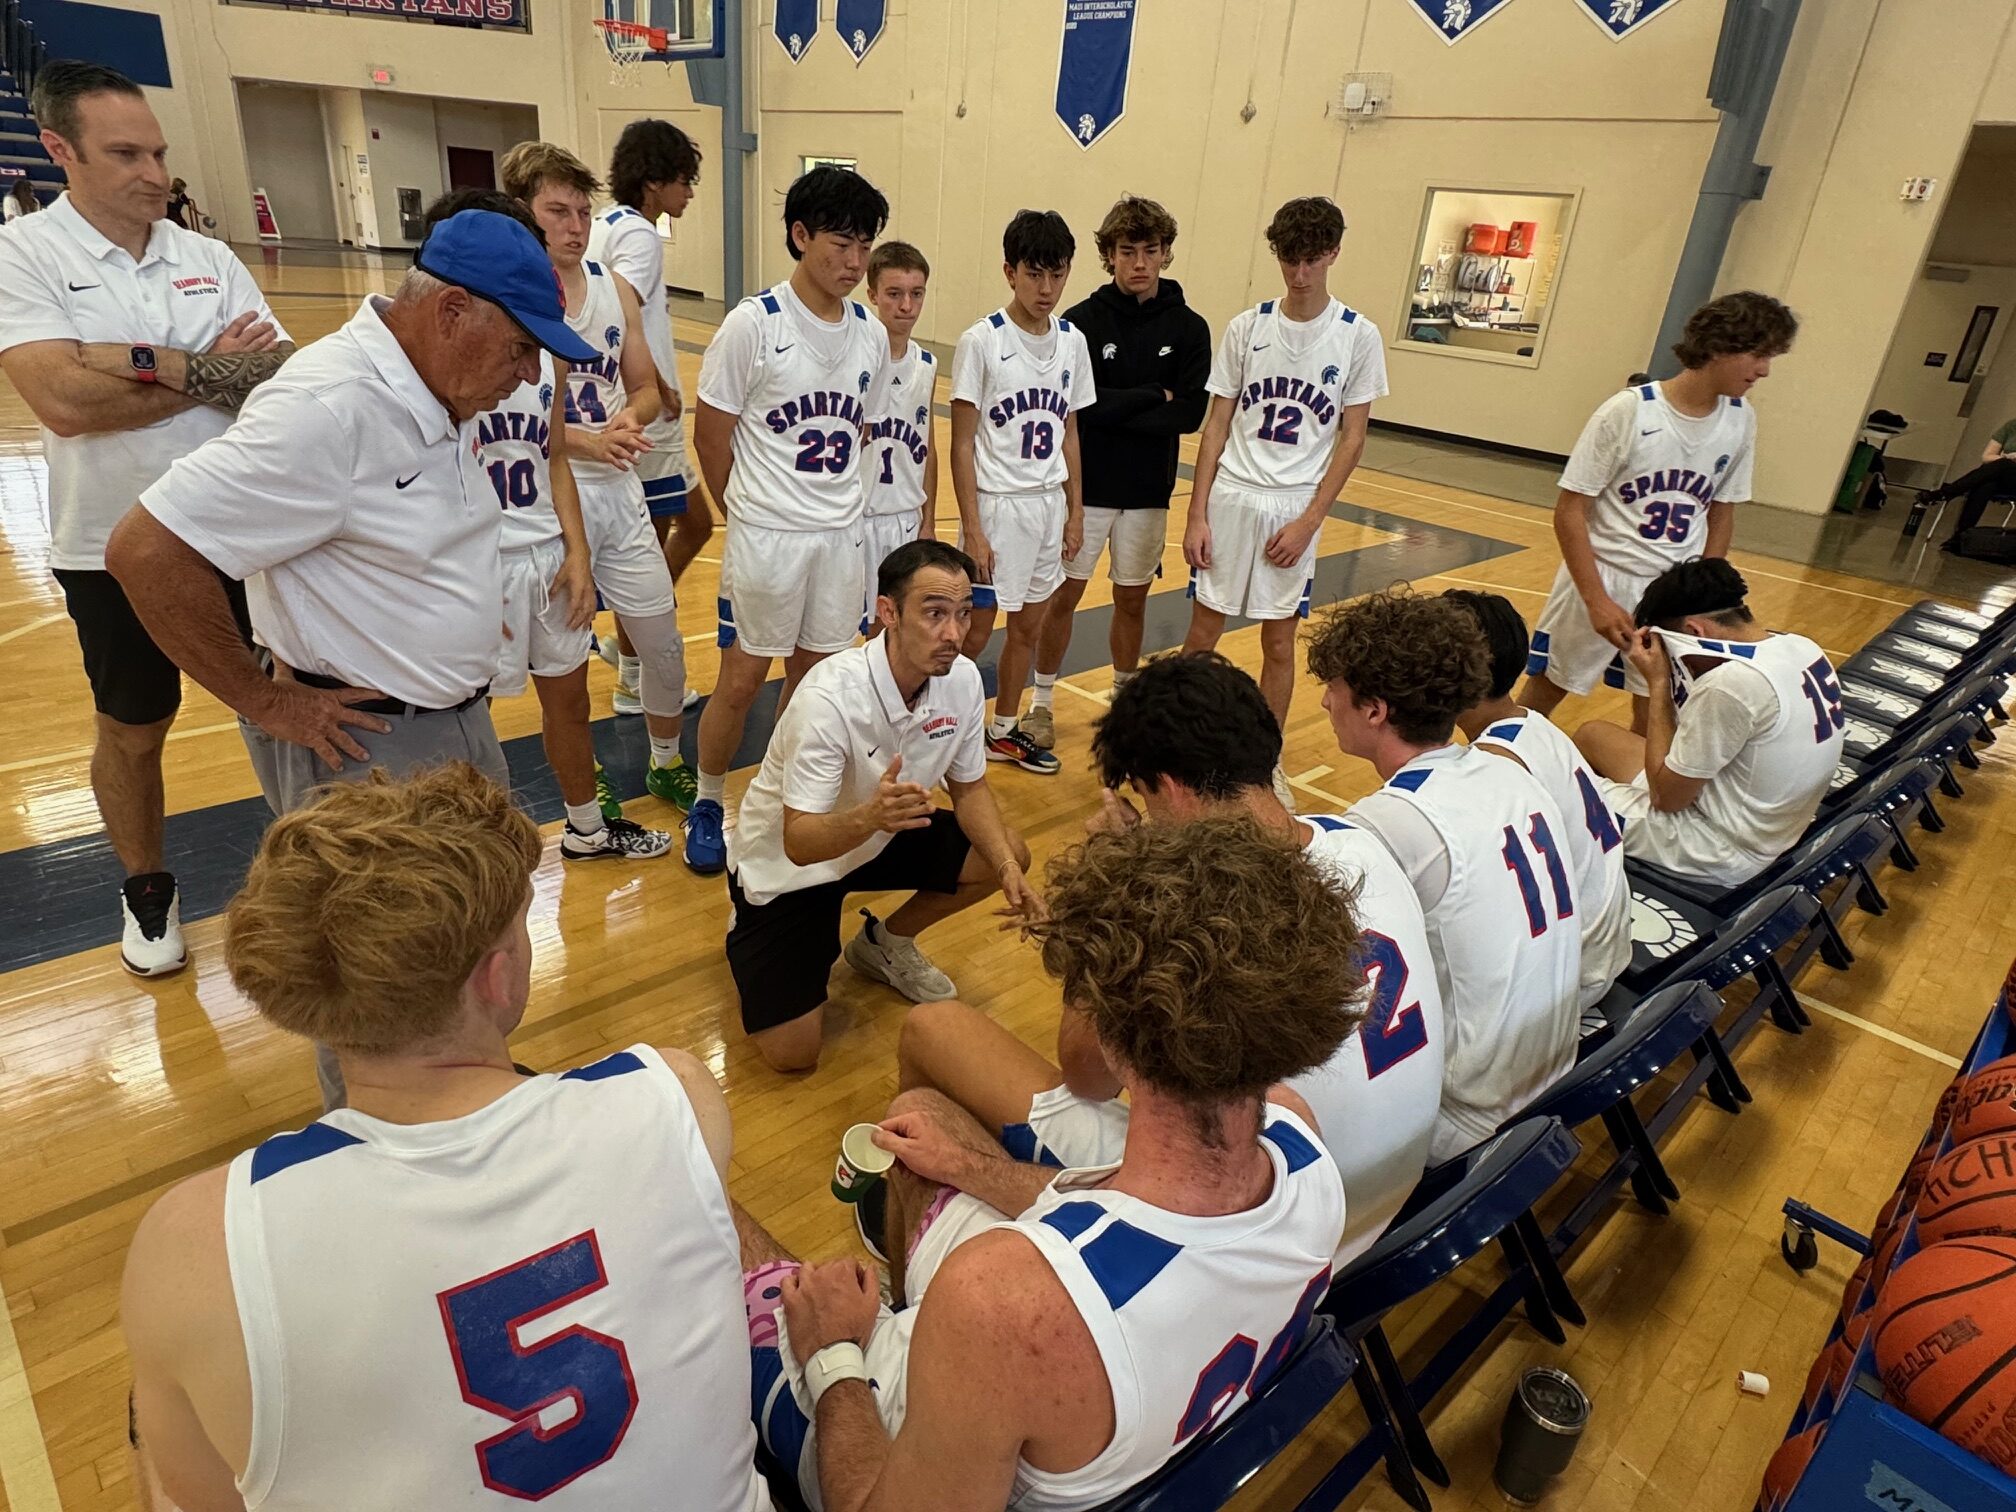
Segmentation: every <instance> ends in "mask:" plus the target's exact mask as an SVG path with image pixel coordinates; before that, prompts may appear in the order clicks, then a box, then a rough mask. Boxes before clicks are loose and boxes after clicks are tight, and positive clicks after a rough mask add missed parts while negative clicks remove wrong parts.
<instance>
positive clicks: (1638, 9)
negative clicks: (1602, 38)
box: [1575, 0, 1673, 41]
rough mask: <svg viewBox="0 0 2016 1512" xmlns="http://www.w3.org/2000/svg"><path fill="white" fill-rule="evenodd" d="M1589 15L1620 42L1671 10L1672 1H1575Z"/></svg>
mask: <svg viewBox="0 0 2016 1512" xmlns="http://www.w3.org/2000/svg"><path fill="white" fill-rule="evenodd" d="M1575 3H1576V4H1577V5H1579V6H1581V7H1582V9H1583V10H1585V11H1587V12H1588V13H1589V19H1590V20H1591V21H1594V22H1595V23H1596V24H1597V25H1598V26H1600V27H1602V28H1603V30H1604V31H1605V32H1606V33H1607V34H1608V35H1610V36H1611V37H1613V38H1615V39H1617V40H1619V41H1622V40H1623V39H1624V38H1625V37H1628V36H1630V35H1631V33H1633V32H1634V31H1636V30H1638V28H1639V27H1641V26H1643V25H1644V24H1645V23H1646V22H1647V21H1650V20H1651V19H1652V18H1653V17H1654V16H1663V15H1664V14H1665V13H1666V12H1667V11H1669V10H1671V9H1672V8H1673V0H1575Z"/></svg>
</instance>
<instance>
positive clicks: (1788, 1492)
mask: <svg viewBox="0 0 2016 1512" xmlns="http://www.w3.org/2000/svg"><path fill="white" fill-rule="evenodd" d="M1826 1431H1827V1425H1826V1424H1825V1423H1816V1424H1814V1425H1813V1426H1812V1427H1811V1428H1808V1429H1807V1430H1806V1431H1805V1432H1804V1433H1795V1434H1793V1435H1792V1437H1790V1438H1788V1439H1787V1440H1785V1442H1784V1443H1782V1444H1780V1445H1779V1446H1778V1452H1777V1453H1776V1454H1774V1455H1772V1456H1771V1463H1770V1464H1768V1465H1766V1466H1765V1467H1764V1489H1763V1494H1762V1495H1761V1496H1760V1497H1759V1498H1758V1505H1759V1506H1761V1507H1762V1508H1763V1509H1764V1512H1778V1509H1779V1508H1780V1507H1782V1506H1784V1505H1785V1503H1787V1502H1788V1501H1790V1500H1791V1499H1792V1492H1793V1491H1794V1489H1796V1488H1797V1486H1798V1484H1799V1477H1800V1476H1802V1475H1804V1474H1805V1473H1806V1467H1807V1466H1808V1465H1809V1464H1811V1463H1812V1462H1813V1451H1814V1450H1816V1449H1818V1448H1819V1447H1820V1438H1821V1435H1822V1434H1824V1433H1825V1432H1826Z"/></svg>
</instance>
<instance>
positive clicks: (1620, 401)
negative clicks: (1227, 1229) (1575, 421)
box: [1561, 383, 1757, 609]
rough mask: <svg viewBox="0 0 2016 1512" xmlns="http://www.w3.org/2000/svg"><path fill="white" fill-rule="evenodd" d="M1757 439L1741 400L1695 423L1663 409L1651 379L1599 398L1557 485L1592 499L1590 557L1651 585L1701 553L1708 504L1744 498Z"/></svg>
mask: <svg viewBox="0 0 2016 1512" xmlns="http://www.w3.org/2000/svg"><path fill="white" fill-rule="evenodd" d="M1756 438H1757V412H1756V411H1755V410H1753V409H1752V408H1750V406H1749V405H1747V404H1745V403H1744V402H1743V401H1742V400H1741V399H1722V400H1720V401H1718V402H1717V404H1716V407H1715V411H1714V413H1713V414H1710V415H1706V416H1702V417H1701V418H1698V419H1697V418H1695V417H1694V416H1691V415H1683V414H1681V413H1680V412H1679V411H1678V410H1676V409H1674V408H1673V406H1672V405H1670V404H1668V403H1667V402H1666V396H1665V394H1664V392H1663V391H1662V390H1661V388H1660V387H1659V385H1658V384H1656V383H1647V384H1641V385H1640V386H1639V387H1637V388H1629V389H1625V390H1624V391H1623V392H1622V393H1617V394H1612V395H1611V396H1610V397H1609V398H1608V399H1606V400H1604V401H1603V402H1602V404H1600V405H1598V406H1597V408H1596V413H1595V414H1594V415H1591V416H1590V417H1589V423H1588V424H1587V425H1586V426H1584V427H1583V429H1582V436H1581V439H1580V440H1578V441H1577V442H1576V443H1575V450H1574V453H1573V454H1572V455H1571V456H1570V457H1569V458H1568V466H1567V467H1566V469H1564V470H1563V472H1562V474H1561V486H1562V487H1563V488H1565V489H1567V490H1569V491H1570V492H1571V493H1579V494H1587V495H1588V496H1589V497H1590V498H1591V499H1592V500H1593V501H1594V502H1593V503H1591V504H1590V506H1589V545H1590V547H1591V549H1592V550H1594V551H1595V553H1596V560H1597V561H1598V562H1600V563H1601V564H1602V565H1604V566H1606V567H1610V568H1614V569H1615V570H1617V571H1619V572H1624V573H1628V574H1630V575H1631V576H1633V577H1638V578H1645V579H1648V580H1649V579H1651V578H1655V577H1657V576H1658V575H1659V574H1660V573H1662V572H1664V571H1665V570H1666V569H1667V568H1668V567H1671V566H1672V565H1673V564H1674V563H1675V562H1684V561H1687V560H1688V559H1689V558H1691V557H1698V556H1700V555H1701V553H1702V550H1703V548H1704V547H1705V546H1706V545H1707V541H1708V506H1709V505H1710V504H1711V503H1713V502H1715V501H1716V500H1718V499H1720V500H1725V501H1727V502H1729V503H1732V504H1740V503H1743V502H1744V501H1746V500H1748V499H1749V497H1750V473H1751V460H1752V454H1753V452H1754V451H1755V446H1756ZM1624 607H1625V608H1626V609H1630V608H1632V607H1634V606H1633V605H1630V604H1626V605H1625V606H1624Z"/></svg>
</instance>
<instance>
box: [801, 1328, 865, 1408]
mask: <svg viewBox="0 0 2016 1512" xmlns="http://www.w3.org/2000/svg"><path fill="white" fill-rule="evenodd" d="M867 1379H868V1357H867V1356H866V1355H864V1354H862V1353H861V1346H860V1345H859V1344H856V1343H855V1342H854V1341H853V1340H852V1339H843V1340H842V1341H841V1342H840V1343H838V1344H828V1345H827V1346H826V1347H825V1348H824V1349H822V1350H820V1351H819V1352H818V1353H817V1354H815V1355H814V1356H812V1358H811V1359H809V1360H807V1361H806V1362H805V1389H806V1390H807V1391H808V1392H810V1393H811V1394H812V1405H813V1407H814V1408H817V1407H818V1405H819V1398H821V1397H822V1396H824V1395H825V1394H826V1392H827V1390H828V1389H829V1388H830V1387H833V1386H837V1385H838V1384H839V1383H840V1382H842V1381H865V1380H867Z"/></svg>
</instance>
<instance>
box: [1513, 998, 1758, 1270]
mask: <svg viewBox="0 0 2016 1512" xmlns="http://www.w3.org/2000/svg"><path fill="white" fill-rule="evenodd" d="M1721 1012H1722V999H1721V998H1720V997H1718V996H1716V994H1715V989H1714V988H1712V987H1710V986H1709V985H1708V984H1707V983H1706V982H1696V981H1687V982H1675V983H1674V984H1673V985H1671V986H1670V987H1661V988H1660V989H1659V990H1658V991H1657V992H1655V993H1653V994H1652V995H1651V996H1650V997H1648V998H1646V999H1645V1000H1644V1001H1643V1002H1641V1003H1639V1004H1638V1005H1637V1006H1636V1007H1635V1008H1633V1009H1632V1010H1631V1011H1630V1012H1629V1013H1627V1014H1626V1015H1624V1017H1623V1020H1622V1022H1620V1023H1616V1024H1613V1025H1612V1026H1611V1034H1610V1038H1609V1039H1608V1040H1606V1041H1605V1042H1603V1043H1602V1044H1600V1045H1597V1046H1596V1047H1595V1048H1594V1049H1592V1050H1591V1051H1590V1053H1589V1054H1588V1055H1586V1056H1584V1057H1583V1058H1582V1059H1581V1060H1580V1061H1578V1062H1577V1063H1576V1064H1575V1065H1574V1066H1573V1067H1572V1068H1570V1069H1569V1071H1568V1072H1567V1073H1566V1074H1565V1075H1563V1076H1562V1077H1561V1079H1560V1080H1559V1081H1557V1082H1555V1083H1554V1085H1553V1086H1551V1087H1549V1088H1548V1089H1547V1090H1546V1091H1545V1092H1543V1093H1542V1094H1541V1095H1540V1096H1539V1097H1537V1098H1536V1099H1534V1101H1533V1103H1532V1104H1531V1106H1529V1107H1528V1108H1526V1109H1525V1110H1524V1111H1523V1112H1522V1113H1521V1114H1520V1115H1519V1116H1520V1117H1521V1118H1552V1119H1556V1120H1558V1121H1559V1122H1560V1124H1561V1126H1562V1127H1563V1128H1565V1129H1577V1128H1580V1127H1581V1126H1582V1125H1583V1124H1585V1123H1588V1122H1589V1121H1590V1120H1592V1119H1597V1118H1600V1119H1602V1121H1603V1127H1604V1128H1605V1129H1606V1130H1607V1131H1608V1132H1609V1135H1610V1142H1611V1144H1612V1145H1614V1146H1615V1147H1616V1151H1617V1159H1616V1160H1615V1161H1613V1162H1612V1163H1611V1166H1610V1168H1609V1169H1608V1170H1607V1171H1605V1172H1604V1174H1603V1175H1602V1176H1601V1177H1600V1178H1598V1180H1597V1183H1596V1187H1595V1190H1594V1191H1593V1192H1591V1193H1590V1194H1589V1195H1588V1196H1586V1197H1584V1198H1583V1199H1582V1201H1581V1202H1580V1203H1579V1204H1577V1206H1576V1209H1575V1213H1576V1214H1579V1215H1581V1218H1580V1222H1579V1223H1577V1222H1576V1221H1575V1218H1574V1215H1571V1218H1570V1222H1569V1223H1564V1224H1563V1225H1562V1227H1561V1228H1560V1229H1558V1230H1556V1231H1555V1241H1554V1245H1553V1247H1554V1248H1555V1249H1556V1250H1557V1251H1558V1250H1565V1249H1566V1248H1567V1246H1568V1245H1569V1244H1572V1243H1573V1242H1574V1241H1575V1239H1576V1238H1578V1237H1579V1236H1580V1235H1581V1232H1582V1229H1583V1227H1584V1226H1586V1225H1587V1223H1588V1221H1589V1218H1590V1217H1591V1216H1593V1215H1594V1213H1595V1212H1596V1211H1597V1210H1598V1209H1599V1208H1600V1207H1601V1206H1602V1205H1603V1204H1605V1203H1607V1202H1608V1201H1609V1197H1610V1193H1612V1192H1614V1191H1615V1190H1616V1189H1617V1188H1618V1187H1619V1186H1621V1185H1622V1184H1623V1183H1624V1182H1625V1181H1627V1180H1628V1181H1629V1182H1630V1183H1631V1189H1632V1191H1633V1193H1634V1194H1635V1195H1636V1196H1637V1199H1638V1203H1639V1206H1641V1207H1643V1208H1645V1209H1646V1210H1647V1211H1649V1212H1653V1213H1658V1214H1661V1215H1663V1214H1665V1213H1666V1212H1668V1211H1670V1207H1669V1204H1671V1203H1674V1202H1677V1201H1679V1199H1680V1188H1679V1187H1678V1185H1676V1184H1675V1183H1674V1180H1673V1178H1672V1176H1671V1175H1669V1174H1668V1173H1667V1170H1666V1165H1665V1162H1664V1161H1662V1160H1660V1158H1659V1151H1658V1149H1657V1147H1656V1146H1655V1145H1654V1144H1653V1142H1652V1136H1651V1134H1650V1132H1649V1131H1648V1130H1647V1129H1646V1127H1645V1121H1644V1120H1643V1119H1642V1118H1641V1117H1640V1116H1639V1113H1638V1106H1637V1104H1636V1103H1635V1102H1633V1101H1632V1098H1633V1096H1634V1095H1635V1094H1636V1093H1637V1092H1638V1090H1639V1089H1640V1088H1641V1087H1645V1086H1648V1085H1649V1084H1651V1083H1652V1082H1653V1081H1655V1080H1657V1079H1658V1077H1660V1076H1661V1075H1663V1074H1664V1072H1665V1070H1666V1068H1667V1067H1668V1066H1670V1065H1672V1064H1673V1062H1674V1061H1676V1060H1678V1059H1679V1058H1680V1056H1681V1055H1682V1054H1684V1053H1685V1052H1686V1051H1687V1050H1689V1049H1690V1048H1692V1047H1694V1046H1696V1045H1698V1044H1699V1043H1700V1042H1701V1037H1702V1035H1703V1034H1705V1033H1707V1032H1708V1031H1710V1030H1712V1029H1713V1028H1714V1026H1715V1020H1716V1019H1717V1018H1718V1017H1719V1016H1720V1015H1721Z"/></svg>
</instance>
